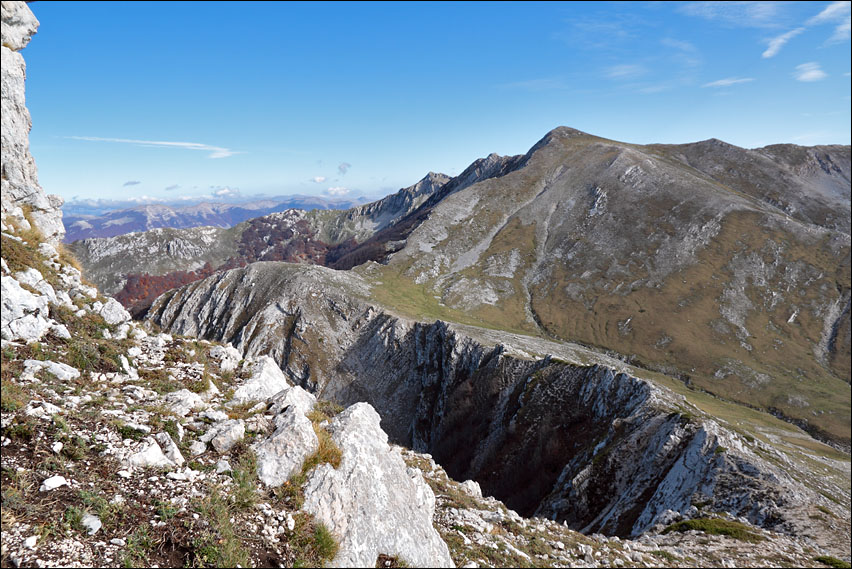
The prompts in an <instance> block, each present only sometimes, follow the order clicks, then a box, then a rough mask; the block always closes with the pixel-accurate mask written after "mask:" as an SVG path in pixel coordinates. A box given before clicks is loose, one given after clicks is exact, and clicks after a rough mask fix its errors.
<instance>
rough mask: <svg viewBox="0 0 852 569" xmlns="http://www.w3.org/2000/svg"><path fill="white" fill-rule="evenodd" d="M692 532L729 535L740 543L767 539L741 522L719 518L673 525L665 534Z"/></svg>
mask: <svg viewBox="0 0 852 569" xmlns="http://www.w3.org/2000/svg"><path fill="white" fill-rule="evenodd" d="M690 530H697V531H702V532H704V533H709V534H714V535H727V536H729V537H732V538H734V539H738V540H740V541H748V542H751V543H757V542H759V541H763V540H764V539H765V538H764V537H763V536H761V535H758V534H756V533H754V532H752V531H751V530H750V528H749V527H748V526H747V525H745V524H742V523H740V522H735V521H732V520H722V519H719V518H696V519H694V520H684V521H682V522H677V523H674V524H671V525H670V526H668V527H667V528H666V529H664V530H663V533H664V534H665V533H671V532H673V531H677V532H686V531H690Z"/></svg>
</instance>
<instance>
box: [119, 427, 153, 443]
mask: <svg viewBox="0 0 852 569" xmlns="http://www.w3.org/2000/svg"><path fill="white" fill-rule="evenodd" d="M116 430H117V431H118V434H119V435H121V438H122V439H131V440H134V441H138V440H141V439H142V438H144V437H145V436H146V435H147V434H148V433H146V432H145V431H142V430H140V429H137V428H135V427H131V426H129V425H123V424H119V425H116Z"/></svg>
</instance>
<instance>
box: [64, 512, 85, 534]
mask: <svg viewBox="0 0 852 569" xmlns="http://www.w3.org/2000/svg"><path fill="white" fill-rule="evenodd" d="M84 515H86V512H85V511H84V510H82V509H80V508H78V507H77V506H68V507H67V508H65V524H66V525H67V526H68V527H70V528H71V529H74V530H77V531H82V530H83V516H84Z"/></svg>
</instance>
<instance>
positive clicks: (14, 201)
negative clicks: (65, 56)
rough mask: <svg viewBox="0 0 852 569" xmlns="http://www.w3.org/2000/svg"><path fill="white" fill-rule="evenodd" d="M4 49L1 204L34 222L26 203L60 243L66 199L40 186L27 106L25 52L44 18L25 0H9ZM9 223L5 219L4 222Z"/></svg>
mask: <svg viewBox="0 0 852 569" xmlns="http://www.w3.org/2000/svg"><path fill="white" fill-rule="evenodd" d="M2 6H3V8H2V9H3V24H2V44H3V45H2V47H0V54H2V58H3V65H2V69H3V70H2V75H0V88H2V101H3V103H2V104H3V106H2V119H0V120H2V133H3V134H2V160H3V166H2V168H3V171H2V177H0V195H2V200H0V204H2V205H0V207H2V214H3V217H4V218H5V217H6V216H7V215H9V216H12V218H14V219H15V220H16V221H17V222H18V223H19V224H22V225H28V224H29V222H28V221H27V220H26V219H25V218H24V208H26V209H27V210H28V211H30V212H31V217H30V218H31V219H32V221H33V222H34V224H35V226H36V228H37V229H38V230H39V231H41V232H42V233H43V234H44V236H45V239H46V240H47V242H48V243H53V244H57V243H59V242H60V241H61V240H62V236H63V235H64V234H65V228H64V227H63V225H62V211H61V210H60V209H59V208H60V207H61V206H62V198H60V197H59V196H54V195H47V194H45V193H44V190H42V188H41V186H39V185H38V175H37V173H36V165H35V160H33V157H32V155H31V154H30V144H29V133H30V128H31V127H32V121H31V120H30V113H29V111H28V110H27V107H26V95H25V82H26V77H27V66H26V63H25V62H24V58H23V57H22V56H21V54H20V53H18V52H20V51H21V50H22V49H24V48H25V47H26V46H27V44H28V43H29V41H30V38H31V37H32V35H33V34H35V33H36V30H37V29H38V20H36V18H35V16H34V15H33V13H32V12H31V11H30V9H29V8H28V7H27V5H26V4H25V3H24V2H3V4H2ZM4 223H5V222H4Z"/></svg>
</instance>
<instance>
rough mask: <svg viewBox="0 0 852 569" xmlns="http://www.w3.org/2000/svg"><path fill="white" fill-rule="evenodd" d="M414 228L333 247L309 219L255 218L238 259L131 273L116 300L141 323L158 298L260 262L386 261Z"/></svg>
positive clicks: (340, 265)
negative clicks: (390, 243)
mask: <svg viewBox="0 0 852 569" xmlns="http://www.w3.org/2000/svg"><path fill="white" fill-rule="evenodd" d="M421 217H422V216H421ZM421 217H417V218H416V219H415V220H414V223H413V225H415V226H416V224H417V223H419V222H420V221H421V220H422V219H421ZM411 228H412V223H407V224H406V223H402V224H398V226H396V227H393V228H388V229H386V230H384V231H382V232H380V234H379V235H378V236H374V237H373V238H371V239H369V240H367V241H365V242H364V243H361V244H359V243H358V242H357V241H355V239H349V240H347V241H344V242H343V243H339V244H337V245H329V244H328V243H325V242H323V241H319V240H317V239H315V238H314V232H313V231H312V230H311V227H310V224H309V223H308V222H307V221H305V220H300V221H297V222H295V223H290V222H289V221H288V220H286V219H277V218H275V217H261V218H257V219H252V220H250V221H249V222H248V227H247V228H246V229H245V231H243V233H242V235H241V236H240V242H239V243H238V244H237V252H238V255H237V256H236V257H231V258H229V259H228V260H227V261H225V262H224V263H223V264H221V265H220V266H218V267H216V268H215V269H214V268H213V267H212V266H211V265H210V263H207V264H205V265H204V267H202V268H201V269H199V270H197V271H188V272H187V271H174V272H171V273H167V274H165V275H160V276H157V275H150V274H147V273H132V274H129V275H127V283H126V284H125V285H124V288H123V289H121V291H120V292H119V293H118V294H116V295H115V298H116V300H118V301H119V302H121V304H123V305H124V306H125V307H126V308H127V309H128V310H129V311H130V313H131V314H132V315H133V316H134V317H135V318H138V317H141V316H144V314H145V312H147V310H148V308H149V307H150V306H151V303H152V302H154V299H155V298H157V297H158V296H159V295H161V294H163V293H164V292H166V291H167V290H170V289H173V288H176V287H179V286H183V285H185V284H189V283H191V282H193V281H197V280H200V279H203V278H206V277H209V276H210V275H212V274H214V273H217V272H220V271H227V270H229V269H235V268H238V267H244V266H246V265H247V264H248V263H253V262H255V261H286V262H289V263H310V264H315V265H325V266H327V267H332V268H334V269H350V268H352V267H353V266H355V265H358V264H361V263H363V262H365V261H368V260H376V261H378V260H381V259H383V258H384V257H385V256H386V255H387V254H388V252H389V251H388V248H387V244H386V243H387V242H388V241H389V240H392V239H400V238H401V239H403V240H404V239H405V237H406V236H407V235H408V233H409V232H410V230H411Z"/></svg>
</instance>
